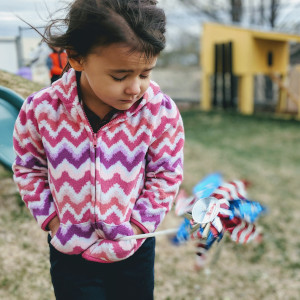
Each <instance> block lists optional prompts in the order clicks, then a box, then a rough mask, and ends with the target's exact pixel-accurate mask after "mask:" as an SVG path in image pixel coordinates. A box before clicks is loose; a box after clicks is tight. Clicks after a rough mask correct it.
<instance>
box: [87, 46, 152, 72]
mask: <svg viewBox="0 0 300 300" xmlns="http://www.w3.org/2000/svg"><path fill="white" fill-rule="evenodd" d="M93 52H94V53H95V56H96V57H98V58H99V59H100V60H101V61H105V62H106V63H107V64H111V65H115V66H118V65H122V66H124V65H126V66H131V65H132V66H152V67H153V66H154V65H155V64H156V61H157V56H152V57H148V56H147V55H146V54H145V53H143V52H138V51H133V50H132V49H131V48H129V47H128V46H125V45H122V44H112V45H110V46H107V47H101V46H100V47H98V48H95V49H94V51H93Z"/></svg>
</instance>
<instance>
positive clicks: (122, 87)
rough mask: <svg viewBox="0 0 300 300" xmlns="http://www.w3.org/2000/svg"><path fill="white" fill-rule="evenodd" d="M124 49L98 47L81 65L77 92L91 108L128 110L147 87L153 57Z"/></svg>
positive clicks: (152, 66) (115, 45) (154, 61)
mask: <svg viewBox="0 0 300 300" xmlns="http://www.w3.org/2000/svg"><path fill="white" fill-rule="evenodd" d="M128 50H129V49H128V48H127V47H125V46H122V45H120V44H113V45H111V46H108V47H105V48H103V47H99V48H98V49H95V51H93V53H92V54H89V55H88V56H87V57H86V59H85V60H84V61H83V62H82V74H81V89H82V94H83V99H84V101H85V102H86V103H87V104H90V106H91V108H92V107H93V106H94V107H97V108H98V109H100V110H101V108H103V110H104V111H105V113H107V112H108V111H109V110H110V109H112V108H116V109H119V110H126V109H129V108H130V107H131V106H132V105H133V104H134V103H135V102H136V101H138V100H139V99H140V98H141V97H142V96H143V94H144V93H145V91H146V90H147V88H148V87H149V84H150V74H151V70H152V69H153V68H154V67H155V64H156V61H157V57H153V58H150V59H149V58H148V59H147V58H146V57H145V56H144V54H143V53H140V52H133V53H130V52H128Z"/></svg>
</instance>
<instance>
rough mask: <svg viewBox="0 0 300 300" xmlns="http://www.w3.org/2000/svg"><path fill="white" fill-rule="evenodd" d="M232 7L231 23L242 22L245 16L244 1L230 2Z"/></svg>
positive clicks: (233, 0) (234, 0)
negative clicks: (243, 15)
mask: <svg viewBox="0 0 300 300" xmlns="http://www.w3.org/2000/svg"><path fill="white" fill-rule="evenodd" d="M230 6H231V21H232V22H237V23H239V22H241V18H242V14H243V6H242V0H230Z"/></svg>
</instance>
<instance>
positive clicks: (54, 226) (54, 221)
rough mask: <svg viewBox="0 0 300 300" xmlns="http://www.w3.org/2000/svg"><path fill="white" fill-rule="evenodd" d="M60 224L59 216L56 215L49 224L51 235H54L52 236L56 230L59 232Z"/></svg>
mask: <svg viewBox="0 0 300 300" xmlns="http://www.w3.org/2000/svg"><path fill="white" fill-rule="evenodd" d="M59 225H60V221H59V218H58V216H55V217H54V218H53V219H52V220H51V221H50V222H49V224H48V229H49V231H51V236H52V237H53V236H54V235H55V234H56V232H57V230H58V228H59Z"/></svg>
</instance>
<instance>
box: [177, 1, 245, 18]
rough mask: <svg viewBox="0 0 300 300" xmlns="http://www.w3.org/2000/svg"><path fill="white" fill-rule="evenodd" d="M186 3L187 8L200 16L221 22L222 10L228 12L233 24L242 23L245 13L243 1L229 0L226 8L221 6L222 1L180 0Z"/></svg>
mask: <svg viewBox="0 0 300 300" xmlns="http://www.w3.org/2000/svg"><path fill="white" fill-rule="evenodd" d="M179 1H180V2H181V3H184V4H185V5H186V7H189V8H192V9H193V10H195V11H196V12H197V13H198V14H199V15H205V16H207V17H209V18H211V19H212V20H215V21H221V18H220V10H222V12H224V11H225V12H226V11H227V12H228V14H229V15H230V18H231V21H232V22H240V21H241V18H242V13H243V1H242V0H229V1H228V2H227V3H228V4H227V5H226V6H225V7H224V5H223V4H220V1H216V0H211V1H201V0H179Z"/></svg>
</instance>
